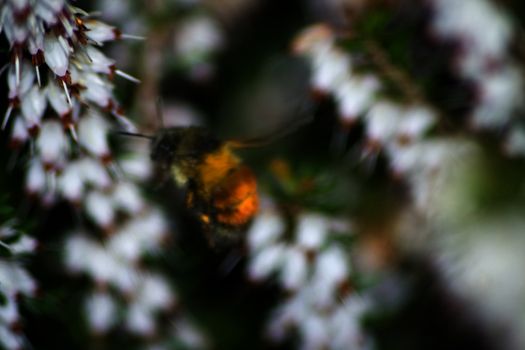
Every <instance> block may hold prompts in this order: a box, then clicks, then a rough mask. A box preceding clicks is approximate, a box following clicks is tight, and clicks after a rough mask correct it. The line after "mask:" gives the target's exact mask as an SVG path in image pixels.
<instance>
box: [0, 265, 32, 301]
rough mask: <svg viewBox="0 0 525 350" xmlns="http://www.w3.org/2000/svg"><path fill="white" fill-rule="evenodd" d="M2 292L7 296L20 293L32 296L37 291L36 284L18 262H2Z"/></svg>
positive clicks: (0, 276)
mask: <svg viewBox="0 0 525 350" xmlns="http://www.w3.org/2000/svg"><path fill="white" fill-rule="evenodd" d="M0 281H2V286H1V291H2V293H4V294H5V295H7V296H15V295H16V294H18V293H21V294H24V295H28V296H31V295H33V294H34V293H35V291H36V283H35V281H34V280H33V278H31V276H30V275H29V273H28V272H27V271H26V270H24V269H23V268H22V267H20V266H19V264H18V263H16V262H9V261H0Z"/></svg>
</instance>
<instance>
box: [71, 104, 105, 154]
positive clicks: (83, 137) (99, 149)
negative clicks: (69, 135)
mask: <svg viewBox="0 0 525 350" xmlns="http://www.w3.org/2000/svg"><path fill="white" fill-rule="evenodd" d="M108 129H109V127H108V124H107V122H106V121H105V120H104V119H103V118H102V117H101V116H100V115H99V114H98V113H95V112H91V113H89V114H87V115H85V116H84V117H82V118H81V119H80V122H79V125H78V141H79V143H80V144H81V145H82V146H84V147H85V148H86V149H87V150H88V151H89V152H91V153H92V154H94V155H95V156H98V157H105V156H107V155H109V154H110V152H109V146H108V143H107V134H108Z"/></svg>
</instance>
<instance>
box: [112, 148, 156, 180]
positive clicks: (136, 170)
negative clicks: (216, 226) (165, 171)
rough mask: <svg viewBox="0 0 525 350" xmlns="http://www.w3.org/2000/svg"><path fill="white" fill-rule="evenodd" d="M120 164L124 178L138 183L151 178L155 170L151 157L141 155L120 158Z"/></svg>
mask: <svg viewBox="0 0 525 350" xmlns="http://www.w3.org/2000/svg"><path fill="white" fill-rule="evenodd" d="M119 164H120V168H121V169H122V172H123V174H124V176H125V177H126V178H131V179H133V180H136V181H140V180H145V179H147V178H149V177H150V176H151V172H152V168H153V167H152V165H151V160H150V158H149V156H145V155H142V154H139V153H133V154H132V155H130V156H125V157H123V158H120V159H119Z"/></svg>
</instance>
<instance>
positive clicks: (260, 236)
mask: <svg viewBox="0 0 525 350" xmlns="http://www.w3.org/2000/svg"><path fill="white" fill-rule="evenodd" d="M284 228H285V227H284V221H283V219H282V218H281V217H280V216H279V215H278V214H277V213H275V212H271V211H265V212H263V213H262V214H261V215H258V216H257V217H256V218H255V221H254V222H253V224H252V225H251V227H250V230H249V232H248V246H249V248H250V250H257V249H260V248H262V247H263V246H266V245H268V244H271V243H272V242H274V241H275V240H277V239H278V238H279V237H280V236H281V235H282V233H283V231H284Z"/></svg>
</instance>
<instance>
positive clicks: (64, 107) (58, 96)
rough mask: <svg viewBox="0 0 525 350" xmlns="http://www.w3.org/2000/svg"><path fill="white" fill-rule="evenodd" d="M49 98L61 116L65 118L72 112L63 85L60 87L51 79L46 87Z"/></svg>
mask: <svg viewBox="0 0 525 350" xmlns="http://www.w3.org/2000/svg"><path fill="white" fill-rule="evenodd" d="M46 90H47V99H48V101H49V104H50V105H51V107H53V109H54V110H55V112H56V113H57V114H58V116H59V117H60V118H63V117H64V116H65V115H67V114H68V113H71V110H72V108H71V106H70V105H69V104H68V102H67V98H66V95H65V93H64V90H63V89H62V87H59V86H58V85H57V84H56V82H55V81H50V82H48V84H47V87H46Z"/></svg>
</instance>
